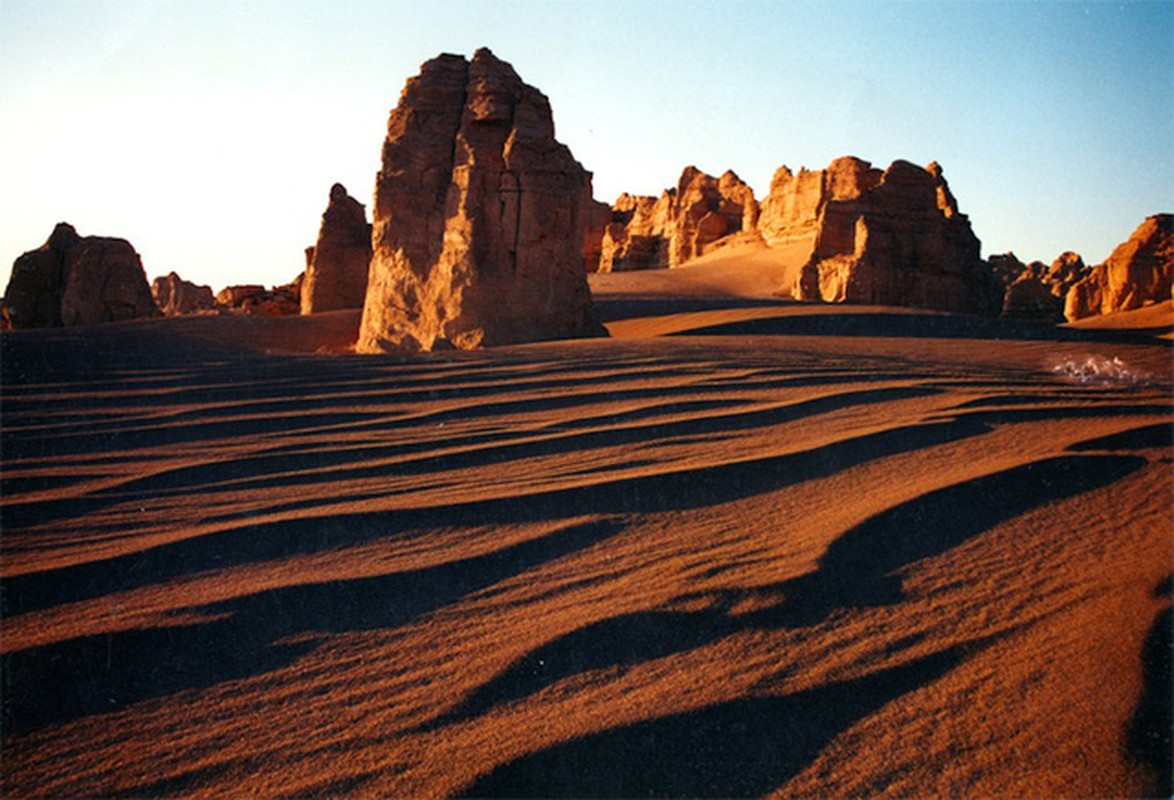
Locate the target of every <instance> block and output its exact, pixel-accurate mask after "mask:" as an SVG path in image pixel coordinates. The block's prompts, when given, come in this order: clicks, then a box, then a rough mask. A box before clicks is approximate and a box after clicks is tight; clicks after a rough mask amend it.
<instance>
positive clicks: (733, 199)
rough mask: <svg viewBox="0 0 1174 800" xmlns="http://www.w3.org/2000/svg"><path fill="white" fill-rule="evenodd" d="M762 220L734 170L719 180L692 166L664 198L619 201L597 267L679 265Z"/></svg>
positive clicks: (621, 198) (750, 193)
mask: <svg viewBox="0 0 1174 800" xmlns="http://www.w3.org/2000/svg"><path fill="white" fill-rule="evenodd" d="M757 223H758V202H757V201H756V200H755V199H754V191H753V190H752V189H751V188H750V187H749V186H747V185H746V184H745V183H744V182H743V181H742V179H741V178H739V177H738V176H737V175H735V174H734V173H733V172H731V171H726V172H725V173H724V174H722V176H721V177H720V178H715V177H713V176H712V175H708V174H706V173H704V172H702V171H701V170H699V169H697V168H696V167H693V166H689V167H686V168H685V169H684V171H683V172H682V173H681V177H680V179H679V180H678V181H677V185H676V187H675V188H672V189H666V190H665V192H664V193H663V194H661V196H660V197H659V198H655V197H652V196H649V195H630V194H626V193H625V194H622V195H620V196H619V198H617V199H616V202H615V204H614V205H613V206H612V219H611V224H609V225H608V226H607V227H606V228H605V229H604V231H603V239H602V243H601V246H600V258H599V264H598V267H596V271H598V272H624V271H628V270H635V269H659V268H664V267H679V266H681V265H682V264H684V263H686V262H688V261H690V260H692V259H694V258H696V257H698V256H700V255H702V254H703V253H705V252H706V251H707V249H708V248H709V247H710V246H711V245H713V244H714V243H716V242H718V241H719V240H721V239H723V238H725V237H727V236H730V235H732V234H735V233H739V232H751V231H754V229H755V227H756V226H757ZM589 268H590V267H589Z"/></svg>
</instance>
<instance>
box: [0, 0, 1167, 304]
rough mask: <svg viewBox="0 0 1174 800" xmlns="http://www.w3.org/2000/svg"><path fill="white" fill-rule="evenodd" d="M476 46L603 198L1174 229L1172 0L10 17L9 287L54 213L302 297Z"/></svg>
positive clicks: (150, 257)
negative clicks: (444, 58)
mask: <svg viewBox="0 0 1174 800" xmlns="http://www.w3.org/2000/svg"><path fill="white" fill-rule="evenodd" d="M481 46H487V47H489V48H491V49H492V50H493V51H494V53H495V54H496V55H497V56H498V57H499V58H501V59H503V60H505V61H508V62H510V63H511V64H513V66H514V68H515V69H516V70H517V72H518V74H519V75H520V76H521V77H522V79H523V80H524V81H526V82H527V83H529V84H531V85H533V86H536V87H538V88H539V89H540V90H542V91H543V92H544V93H545V94H546V95H547V96H548V97H549V98H550V101H551V105H552V108H553V111H554V121H555V129H556V135H557V137H558V139H559V140H560V141H561V142H563V143H564V144H566V145H568V146H569V147H570V148H571V151H572V152H573V153H574V155H575V157H576V158H577V159H578V160H579V161H580V162H581V163H582V164H583V165H584V167H586V168H587V169H588V170H590V171H592V172H593V173H594V186H595V196H596V198H597V199H600V200H606V201H609V202H610V201H612V200H614V198H615V197H616V196H617V195H618V194H619V193H620V192H623V191H628V192H632V193H639V194H659V193H660V192H661V191H662V190H663V189H664V188H665V187H668V186H671V185H675V183H676V181H677V178H678V176H679V175H680V173H681V170H682V169H683V168H684V167H685V166H686V165H690V164H693V165H696V166H697V167H699V168H700V169H702V170H705V171H706V172H710V173H712V174H714V175H718V174H720V173H721V172H723V171H725V170H727V169H732V170H734V171H735V172H736V173H738V175H739V176H741V177H742V178H743V179H744V180H745V181H747V182H748V183H749V184H750V185H751V186H752V187H753V188H754V190H755V193H756V195H757V196H759V197H760V198H761V197H762V196H764V195H765V194H766V192H767V190H768V189H769V186H770V179H771V176H772V174H773V173H774V171H775V170H776V169H777V168H778V167H780V166H782V165H784V164H785V165H788V166H789V167H791V168H792V169H793V170H797V169H798V168H799V167H807V168H808V169H820V168H823V167H825V166H826V165H827V164H828V163H830V162H831V161H832V160H833V159H835V158H836V157H838V156H842V155H855V156H857V157H860V158H863V159H866V160H868V161H871V162H872V163H873V164H874V165H876V166H880V167H884V166H887V165H888V164H889V163H891V162H892V161H893V160H896V159H905V160H908V161H912V162H914V163H917V164H922V165H924V164H928V163H929V162H930V161H937V162H939V163H940V164H941V165H942V168H943V170H944V174H945V177H946V179H947V180H948V181H949V183H950V187H951V189H952V190H953V193H954V195H955V196H956V197H957V199H958V204H959V207H960V210H961V211H962V212H963V213H965V214H967V215H968V216H969V218H970V220H971V223H972V225H973V227H974V230H975V233H976V234H977V235H978V237H979V239H980V240H981V241H982V249H983V255H984V256H986V255H991V254H994V253H1004V252H1007V251H1013V252H1014V253H1015V254H1016V255H1018V256H1019V257H1020V258H1021V259H1022V260H1024V261H1028V260H1032V259H1040V260H1044V261H1051V260H1052V259H1054V258H1055V257H1056V256H1057V255H1058V254H1059V253H1061V252H1062V251H1064V250H1075V251H1077V252H1079V253H1080V254H1081V255H1082V256H1084V259H1085V261H1086V262H1087V263H1090V264H1091V263H1097V262H1100V261H1103V260H1104V259H1105V258H1106V257H1107V256H1108V255H1109V253H1110V252H1111V251H1112V249H1113V247H1114V246H1115V245H1116V244H1118V243H1119V242H1121V241H1123V240H1125V239H1126V238H1127V237H1128V236H1129V234H1130V233H1131V232H1132V231H1133V229H1134V228H1136V227H1137V225H1139V224H1140V223H1141V221H1142V220H1143V219H1144V218H1145V217H1146V216H1149V215H1151V214H1155V213H1158V212H1172V211H1174V0H1159V1H1158V2H1127V3H1117V2H1112V3H1110V2H1094V3H1087V2H1029V1H1027V0H1021V1H1020V2H994V1H993V0H983V1H982V2H965V1H964V0H954V1H953V2H949V1H947V2H933V3H922V2H912V1H910V2H896V0H868V1H867V2H837V1H836V0H827V1H824V2H810V3H809V2H786V1H785V0H763V1H762V2H748V1H743V2H738V1H737V0H724V1H723V2H716V1H708V0H706V1H704V2H703V1H702V0H622V1H620V2H612V1H611V0H490V1H488V2H455V0H454V1H451V2H450V1H448V0H427V2H423V1H422V0H410V1H405V2H398V1H397V2H389V1H388V0H383V2H364V0H349V1H348V2H327V0H318V1H317V2H306V1H305V0H281V1H280V2H269V1H268V0H236V1H235V2H229V1H228V0H186V1H184V2H178V1H176V0H72V1H66V0H0V283H3V284H7V281H8V276H9V274H10V272H11V265H12V262H13V261H14V260H15V259H16V258H17V257H18V256H19V255H20V254H21V253H22V252H24V251H27V250H31V249H34V248H36V247H38V246H39V245H40V244H41V243H42V242H44V241H45V239H46V238H47V237H48V235H49V233H50V232H51V231H52V229H53V226H54V225H55V224H56V223H57V222H60V221H67V222H70V223H72V224H73V225H74V226H75V227H76V228H77V229H78V232H79V233H81V234H82V235H101V236H117V237H121V238H124V239H127V240H129V241H130V242H131V244H133V245H134V247H135V249H136V250H137V251H138V252H139V253H140V255H141V256H142V259H143V264H144V267H145V269H146V272H147V276H148V279H150V278H153V277H154V276H156V275H163V274H166V273H167V272H169V271H172V270H175V271H177V272H179V274H180V275H181V276H183V277H184V278H187V279H188V280H193V281H195V282H197V283H203V284H209V285H211V286H212V288H213V290H218V289H220V288H222V287H223V286H226V285H229V284H237V283H263V284H266V285H277V284H283V283H288V282H289V281H291V280H292V279H293V278H294V277H295V276H296V275H297V274H298V273H299V272H300V271H301V270H302V269H303V267H304V255H303V252H304V249H305V248H306V247H307V246H309V245H312V244H313V243H314V241H315V239H316V238H317V232H318V225H319V222H320V219H321V214H322V212H323V211H324V210H325V207H326V203H327V200H328V197H329V191H330V186H331V185H332V184H333V183H335V182H341V183H343V184H344V185H345V186H346V187H347V188H348V189H349V190H350V192H351V194H352V195H353V196H354V197H356V198H357V199H359V200H360V202H363V203H366V204H367V206H368V213H369V212H370V206H371V195H372V191H373V188H374V179H375V173H376V171H377V170H378V168H379V156H380V146H381V143H382V140H383V137H384V135H385V132H386V122H387V115H388V112H389V111H390V109H391V108H393V107H394V106H395V104H396V102H397V100H398V98H399V94H400V91H401V89H402V88H403V85H404V81H405V80H406V79H407V78H409V77H411V76H413V75H416V74H418V72H419V67H420V64H422V63H423V62H424V61H426V60H428V59H429V58H432V57H434V56H436V55H437V54H439V53H442V52H449V53H459V54H463V55H465V56H466V57H471V56H472V53H473V51H474V50H475V49H476V48H478V47H481Z"/></svg>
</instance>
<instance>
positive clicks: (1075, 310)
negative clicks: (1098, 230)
mask: <svg viewBox="0 0 1174 800" xmlns="http://www.w3.org/2000/svg"><path fill="white" fill-rule="evenodd" d="M1172 267H1174V215H1171V214H1156V215H1154V216H1152V217H1147V218H1146V220H1145V222H1143V223H1141V225H1140V226H1138V228H1137V230H1135V231H1134V232H1133V235H1132V236H1130V237H1129V239H1128V240H1126V241H1125V242H1123V243H1121V244H1119V245H1118V246H1117V247H1116V248H1115V249H1114V250H1113V252H1112V254H1111V255H1110V256H1109V258H1108V260H1106V261H1105V263H1103V264H1098V265H1097V266H1095V267H1093V268H1092V270H1091V272H1089V274H1088V275H1087V276H1085V277H1084V278H1083V279H1082V280H1080V281H1079V282H1078V283H1076V284H1074V285H1073V286H1072V288H1071V290H1070V291H1069V292H1068V296H1067V298H1066V300H1065V304H1064V316H1065V317H1067V318H1068V320H1069V321H1074V320H1078V319H1083V318H1084V317H1091V316H1095V315H1097V314H1110V313H1112V312H1114V311H1129V310H1131V309H1135V308H1141V307H1142V306H1144V305H1146V304H1148V303H1155V302H1161V301H1163V300H1169V299H1171V278H1170V276H1171V271H1172Z"/></svg>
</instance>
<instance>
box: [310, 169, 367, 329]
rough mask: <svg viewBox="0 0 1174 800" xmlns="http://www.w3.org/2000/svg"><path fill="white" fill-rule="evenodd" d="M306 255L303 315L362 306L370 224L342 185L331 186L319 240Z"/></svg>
mask: <svg viewBox="0 0 1174 800" xmlns="http://www.w3.org/2000/svg"><path fill="white" fill-rule="evenodd" d="M306 254H307V257H306V275H305V278H304V279H303V282H302V288H301V293H300V294H301V300H300V302H301V312H302V313H303V314H314V313H318V312H322V311H339V310H342V309H347V308H362V307H363V299H364V297H365V296H366V294H367V270H368V267H369V266H370V263H371V225H370V224H369V223H368V222H367V210H366V208H365V207H364V206H363V204H362V203H360V202H359V201H358V200H355V199H354V198H353V197H351V196H350V194H348V193H347V190H346V187H345V186H343V185H342V184H341V183H336V184H334V185H333V186H331V187H330V202H329V203H328V204H327V206H326V211H325V212H323V214H322V225H321V227H320V228H319V230H318V241H317V243H316V244H315V245H314V246H313V247H312V248H307V250H306Z"/></svg>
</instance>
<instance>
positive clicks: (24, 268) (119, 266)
mask: <svg viewBox="0 0 1174 800" xmlns="http://www.w3.org/2000/svg"><path fill="white" fill-rule="evenodd" d="M4 304H5V308H4V316H5V317H6V318H7V320H8V324H9V325H10V326H11V327H13V328H42V327H56V326H61V325H65V326H74V325H92V324H94V323H99V322H117V321H120V320H127V319H135V318H138V317H152V316H158V314H159V309H158V308H157V307H156V305H155V301H154V299H153V298H152V297H151V289H150V287H149V286H148V285H147V276H146V273H145V272H144V271H143V263H142V260H141V259H140V258H139V254H138V253H136V252H135V250H134V248H133V247H131V245H130V243H129V242H127V241H126V240H125V239H114V238H107V237H101V236H79V235H78V233H77V231H76V230H74V228H73V226H72V225H69V224H68V223H60V224H58V225H57V227H56V228H54V230H53V233H52V234H51V235H50V236H49V239H48V241H46V242H45V244H43V245H42V246H41V247H39V248H38V249H36V250H33V251H30V252H28V253H25V254H24V255H22V256H20V257H19V258H18V259H17V260H16V262H15V263H14V264H13V266H12V276H11V277H10V278H9V282H8V287H7V289H6V290H5V292H4Z"/></svg>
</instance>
